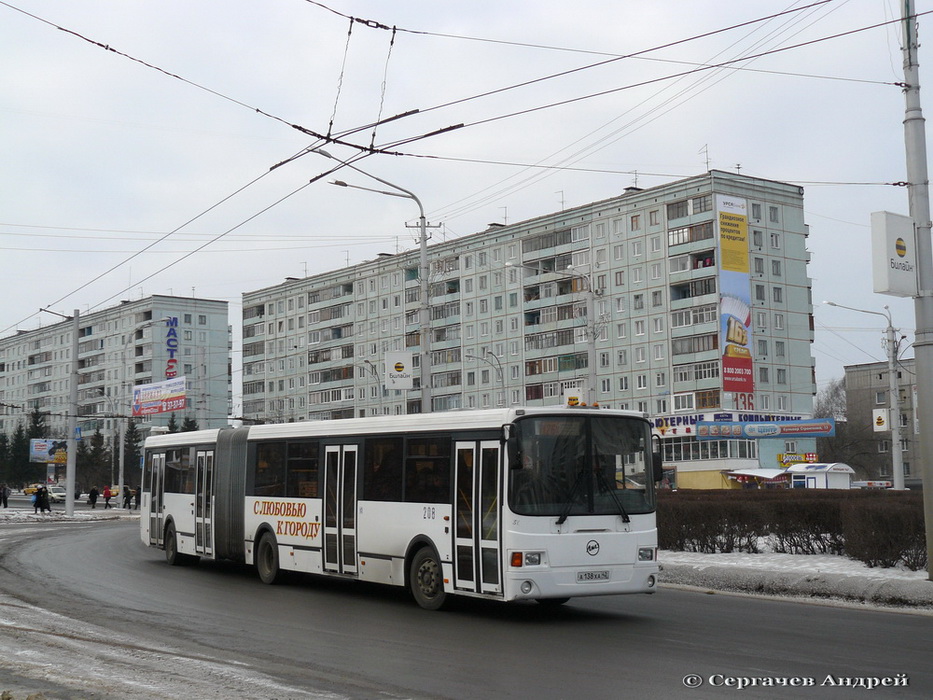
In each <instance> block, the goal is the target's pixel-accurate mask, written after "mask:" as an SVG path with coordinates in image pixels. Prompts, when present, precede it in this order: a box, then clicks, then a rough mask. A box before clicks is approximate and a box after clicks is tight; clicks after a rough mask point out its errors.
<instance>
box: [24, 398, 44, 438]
mask: <svg viewBox="0 0 933 700" xmlns="http://www.w3.org/2000/svg"><path fill="white" fill-rule="evenodd" d="M47 415H48V414H47V413H44V412H42V411H40V410H39V406H38V405H36V406H34V407H33V409H32V413H30V414H29V430H27V431H26V437H27V439H29V440H44V439H46V438H48V437H49V436H48V435H46V426H45V417H46V416H47Z"/></svg>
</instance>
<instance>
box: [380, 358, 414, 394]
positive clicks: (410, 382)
mask: <svg viewBox="0 0 933 700" xmlns="http://www.w3.org/2000/svg"><path fill="white" fill-rule="evenodd" d="M385 362H386V372H385V386H386V389H411V388H413V387H414V381H415V380H414V375H413V374H412V373H411V353H410V352H387V353H386V360H385Z"/></svg>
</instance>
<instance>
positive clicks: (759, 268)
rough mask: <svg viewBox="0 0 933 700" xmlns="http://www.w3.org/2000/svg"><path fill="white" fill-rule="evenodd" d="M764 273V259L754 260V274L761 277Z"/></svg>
mask: <svg viewBox="0 0 933 700" xmlns="http://www.w3.org/2000/svg"><path fill="white" fill-rule="evenodd" d="M764 273H765V259H764V258H755V274H756V275H763V274H764Z"/></svg>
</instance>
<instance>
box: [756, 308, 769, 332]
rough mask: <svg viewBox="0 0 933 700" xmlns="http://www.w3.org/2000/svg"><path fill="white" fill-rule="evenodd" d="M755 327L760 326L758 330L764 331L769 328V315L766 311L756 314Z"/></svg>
mask: <svg viewBox="0 0 933 700" xmlns="http://www.w3.org/2000/svg"><path fill="white" fill-rule="evenodd" d="M755 325H756V326H758V330H763V329H765V328H767V327H768V314H767V313H765V312H764V311H758V312H756V313H755Z"/></svg>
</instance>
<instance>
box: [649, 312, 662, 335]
mask: <svg viewBox="0 0 933 700" xmlns="http://www.w3.org/2000/svg"><path fill="white" fill-rule="evenodd" d="M652 323H653V326H654V332H655V333H663V332H664V319H663V318H661V317H660V316H659V317H658V318H656V319H654V321H653V322H652Z"/></svg>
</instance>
